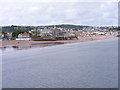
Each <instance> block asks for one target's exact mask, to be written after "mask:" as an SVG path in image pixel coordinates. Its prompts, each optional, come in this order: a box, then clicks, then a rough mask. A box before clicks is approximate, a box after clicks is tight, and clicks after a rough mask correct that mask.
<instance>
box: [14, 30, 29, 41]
mask: <svg viewBox="0 0 120 90" xmlns="http://www.w3.org/2000/svg"><path fill="white" fill-rule="evenodd" d="M16 40H25V41H30V40H31V38H30V34H29V33H26V32H25V33H21V34H18V38H16Z"/></svg>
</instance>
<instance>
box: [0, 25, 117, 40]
mask: <svg viewBox="0 0 120 90" xmlns="http://www.w3.org/2000/svg"><path fill="white" fill-rule="evenodd" d="M33 32H34V33H33ZM117 34H118V32H117V31H109V30H106V29H105V30H101V29H100V30H99V28H84V30H80V29H78V30H76V29H73V28H56V27H54V28H37V29H33V30H30V31H29V32H24V33H20V34H18V36H17V38H15V40H32V37H33V36H37V37H48V38H50V37H52V38H53V37H76V36H78V37H86V36H96V35H117ZM5 37H6V38H5ZM11 38H12V33H6V34H3V33H0V40H6V39H7V40H11Z"/></svg>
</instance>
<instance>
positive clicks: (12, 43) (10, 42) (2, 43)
mask: <svg viewBox="0 0 120 90" xmlns="http://www.w3.org/2000/svg"><path fill="white" fill-rule="evenodd" d="M110 38H115V36H95V37H80V38H79V39H78V40H58V41H2V42H1V44H0V46H5V45H16V44H33V43H46V42H86V41H92V40H102V39H110Z"/></svg>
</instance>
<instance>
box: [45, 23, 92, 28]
mask: <svg viewBox="0 0 120 90" xmlns="http://www.w3.org/2000/svg"><path fill="white" fill-rule="evenodd" d="M45 27H56V28H76V29H82V28H84V27H91V26H80V25H71V24H61V25H49V26H45Z"/></svg>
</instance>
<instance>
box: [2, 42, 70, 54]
mask: <svg viewBox="0 0 120 90" xmlns="http://www.w3.org/2000/svg"><path fill="white" fill-rule="evenodd" d="M67 43H68V42H46V43H34V44H18V45H6V46H1V47H0V50H1V51H3V52H11V51H17V50H27V49H31V48H43V47H48V46H55V45H62V44H67Z"/></svg>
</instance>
